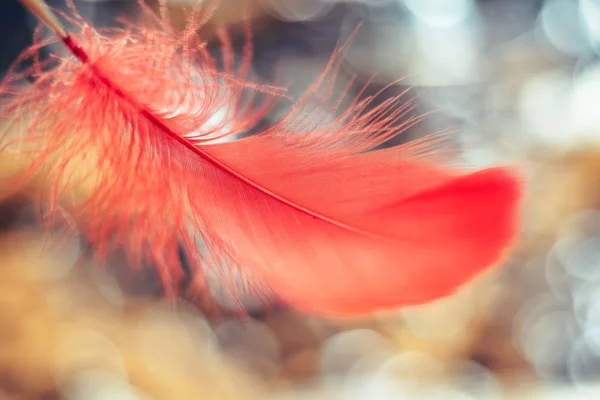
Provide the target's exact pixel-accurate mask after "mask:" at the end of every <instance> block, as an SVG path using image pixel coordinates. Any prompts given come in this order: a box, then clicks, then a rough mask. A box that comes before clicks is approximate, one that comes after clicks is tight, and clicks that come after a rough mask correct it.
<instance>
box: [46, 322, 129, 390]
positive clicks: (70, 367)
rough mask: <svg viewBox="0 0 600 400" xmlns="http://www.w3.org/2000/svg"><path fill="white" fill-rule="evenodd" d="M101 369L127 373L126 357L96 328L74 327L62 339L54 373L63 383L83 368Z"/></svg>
mask: <svg viewBox="0 0 600 400" xmlns="http://www.w3.org/2000/svg"><path fill="white" fill-rule="evenodd" d="M90 368H92V369H97V368H98V369H102V370H105V371H110V372H111V373H113V374H117V375H120V376H127V368H126V365H125V360H124V358H123V356H122V354H121V352H120V350H119V348H118V347H117V346H116V345H115V344H114V343H113V342H112V341H111V340H109V339H108V338H107V337H106V336H104V335H102V334H100V333H99V332H96V331H87V330H86V331H74V332H72V333H70V334H68V335H66V336H65V337H63V338H62V339H61V342H60V343H58V346H57V349H56V352H55V363H54V374H55V380H56V382H57V383H58V384H59V386H60V385H62V384H64V383H65V382H67V381H69V380H70V379H71V376H72V375H73V373H75V372H76V371H80V370H82V369H90Z"/></svg>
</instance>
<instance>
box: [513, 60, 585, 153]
mask: <svg viewBox="0 0 600 400" xmlns="http://www.w3.org/2000/svg"><path fill="white" fill-rule="evenodd" d="M570 91H571V79H570V76H569V75H568V74H566V73H565V72H563V71H557V70H549V71H545V72H542V73H540V74H538V75H536V76H534V77H532V78H530V79H529V80H528V81H527V83H525V84H524V85H523V87H522V89H521V96H520V100H519V113H520V117H521V120H522V121H523V124H524V125H525V127H526V128H527V129H528V131H529V132H531V133H533V134H535V135H536V136H537V137H538V139H541V140H542V141H544V142H546V143H550V144H555V145H558V146H564V145H566V144H570V143H572V141H573V139H574V138H573V137H572V136H571V135H570V132H569V128H570V122H571V114H570V107H569V96H570Z"/></svg>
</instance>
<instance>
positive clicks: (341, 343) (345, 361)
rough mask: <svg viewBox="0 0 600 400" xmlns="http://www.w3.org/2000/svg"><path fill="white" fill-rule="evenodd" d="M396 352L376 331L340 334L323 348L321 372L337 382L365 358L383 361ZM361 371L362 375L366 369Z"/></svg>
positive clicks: (328, 378) (367, 330) (364, 330)
mask: <svg viewBox="0 0 600 400" xmlns="http://www.w3.org/2000/svg"><path fill="white" fill-rule="evenodd" d="M394 350H395V349H394V346H393V344H392V343H391V342H389V341H388V340H387V339H385V338H383V337H382V336H381V335H380V334H378V333H376V332H375V331H372V330H369V329H358V330H352V331H346V332H340V333H338V334H336V335H334V336H332V337H330V338H329V339H328V340H327V341H326V342H325V343H324V344H323V346H322V347H321V372H322V374H323V375H324V376H325V378H326V379H327V380H329V381H332V382H337V380H338V379H339V378H340V377H344V376H345V375H346V374H348V373H350V372H351V371H352V369H353V368H354V367H355V366H356V365H357V363H359V362H360V361H361V360H364V359H365V357H367V358H370V359H374V358H376V359H377V360H382V359H383V358H387V357H389V356H390V355H391V354H393V353H394ZM363 367H364V366H363ZM360 369H363V371H361V373H364V372H365V371H364V368H360Z"/></svg>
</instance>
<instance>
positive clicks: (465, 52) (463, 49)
mask: <svg viewBox="0 0 600 400" xmlns="http://www.w3.org/2000/svg"><path fill="white" fill-rule="evenodd" d="M478 30H479V27H478V26H477V25H475V24H470V25H459V26H452V27H431V26H426V25H418V26H416V27H415V32H414V34H415V48H414V50H415V53H414V54H412V56H411V57H410V58H409V59H408V60H407V61H409V65H408V70H409V71H411V72H414V73H415V76H414V77H413V78H411V81H412V82H414V83H415V84H418V85H422V86H447V85H464V84H470V83H474V82H478V81H480V80H481V79H482V70H481V60H480V58H479V43H478V41H479V36H478Z"/></svg>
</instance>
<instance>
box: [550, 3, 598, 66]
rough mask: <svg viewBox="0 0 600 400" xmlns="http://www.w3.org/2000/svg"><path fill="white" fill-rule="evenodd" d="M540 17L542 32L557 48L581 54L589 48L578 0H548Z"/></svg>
mask: <svg viewBox="0 0 600 400" xmlns="http://www.w3.org/2000/svg"><path fill="white" fill-rule="evenodd" d="M538 18H539V20H538V24H539V29H540V30H541V33H542V34H543V35H544V37H545V38H546V40H547V41H548V42H549V43H550V44H551V45H552V46H554V47H555V48H556V49H558V50H560V51H562V52H563V53H566V54H570V55H580V54H582V53H584V52H585V51H586V50H587V49H588V48H589V42H588V40H587V36H586V34H585V31H584V29H583V26H582V24H581V21H580V14H579V4H578V3H577V1H575V0H548V1H546V3H545V4H544V8H543V9H542V11H541V12H540V15H539V17H538Z"/></svg>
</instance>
